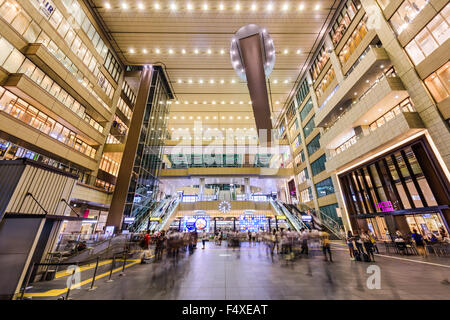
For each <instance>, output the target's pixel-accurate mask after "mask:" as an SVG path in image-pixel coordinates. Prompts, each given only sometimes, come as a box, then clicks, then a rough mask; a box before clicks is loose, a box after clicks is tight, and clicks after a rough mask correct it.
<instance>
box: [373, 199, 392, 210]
mask: <svg viewBox="0 0 450 320" xmlns="http://www.w3.org/2000/svg"><path fill="white" fill-rule="evenodd" d="M375 208H376V209H377V210H381V211H382V212H388V211H394V207H393V206H392V202H390V201H385V202H378V203H376V204H375Z"/></svg>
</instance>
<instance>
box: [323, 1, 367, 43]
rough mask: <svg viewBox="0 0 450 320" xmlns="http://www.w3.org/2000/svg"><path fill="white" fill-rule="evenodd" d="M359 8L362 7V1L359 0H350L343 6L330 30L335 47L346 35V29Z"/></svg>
mask: <svg viewBox="0 0 450 320" xmlns="http://www.w3.org/2000/svg"><path fill="white" fill-rule="evenodd" d="M359 8H361V3H360V2H359V0H349V1H347V3H346V4H345V6H344V7H343V8H342V10H341V12H340V13H339V16H338V17H337V19H336V22H335V23H334V24H333V27H332V28H331V31H330V36H331V40H332V41H333V45H334V46H335V47H336V45H337V44H338V43H339V41H340V40H341V39H342V37H343V36H344V34H345V31H346V30H347V28H348V26H349V25H350V23H351V22H352V21H353V18H354V17H355V16H356V13H357V12H358V10H359Z"/></svg>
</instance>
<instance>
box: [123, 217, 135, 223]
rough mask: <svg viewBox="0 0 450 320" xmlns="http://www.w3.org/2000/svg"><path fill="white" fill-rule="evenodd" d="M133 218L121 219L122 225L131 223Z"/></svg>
mask: <svg viewBox="0 0 450 320" xmlns="http://www.w3.org/2000/svg"><path fill="white" fill-rule="evenodd" d="M134 219H135V217H125V218H123V223H133V222H134Z"/></svg>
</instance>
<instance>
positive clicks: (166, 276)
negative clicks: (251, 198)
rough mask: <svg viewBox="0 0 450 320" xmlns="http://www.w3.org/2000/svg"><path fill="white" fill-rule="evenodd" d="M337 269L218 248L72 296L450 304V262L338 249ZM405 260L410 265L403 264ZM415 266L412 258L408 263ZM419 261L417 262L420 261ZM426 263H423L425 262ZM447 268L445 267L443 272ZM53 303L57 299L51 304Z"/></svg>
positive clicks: (143, 268)
mask: <svg viewBox="0 0 450 320" xmlns="http://www.w3.org/2000/svg"><path fill="white" fill-rule="evenodd" d="M334 249H335V250H333V255H334V262H333V263H330V262H325V261H323V257H322V255H321V251H318V250H315V251H313V253H314V254H313V256H311V257H309V258H301V259H298V260H296V261H294V262H286V261H285V260H283V258H282V257H281V256H278V255H277V254H275V255H274V257H273V259H272V257H271V255H270V254H268V253H267V252H266V248H265V246H264V245H262V244H261V245H257V246H253V247H249V246H248V244H247V243H244V244H243V245H242V247H241V248H240V249H234V250H233V249H230V248H228V247H227V246H226V243H223V244H222V246H221V247H217V246H215V245H214V244H212V243H209V244H207V248H206V249H204V250H202V249H201V246H199V248H198V249H196V250H195V251H194V253H193V254H192V255H189V254H188V253H183V254H181V255H180V257H179V259H178V261H175V260H174V259H164V260H163V261H162V262H157V263H150V264H144V265H140V264H138V265H135V266H133V267H130V268H129V269H127V270H126V275H125V276H123V277H119V276H117V275H115V276H114V279H115V281H114V282H111V283H106V282H105V280H106V278H105V279H100V280H98V281H96V286H97V287H98V288H97V289H96V290H95V291H87V290H86V288H87V286H84V287H83V288H81V289H80V290H72V292H71V297H72V298H73V299H75V300H79V299H246V300H247V299H250V300H251V299H450V285H448V284H443V283H441V282H442V280H444V279H449V280H450V265H449V263H448V259H443V260H442V261H437V262H436V261H435V260H433V258H430V259H428V260H424V261H428V262H431V263H436V265H431V264H424V263H420V262H414V261H406V260H399V259H394V258H390V257H380V256H378V257H376V260H377V261H376V263H364V262H355V261H351V260H350V259H349V257H348V252H347V249H346V248H345V246H344V245H334ZM402 259H403V258H402ZM406 259H409V258H406ZM416 260H417V259H416ZM419 261H421V260H420V259H419ZM441 264H442V265H441ZM371 265H377V266H379V267H380V272H381V289H372V290H370V289H368V287H367V285H366V282H367V279H368V277H369V276H370V274H369V273H367V268H368V267H369V266H371ZM49 299H55V298H54V297H53V298H49Z"/></svg>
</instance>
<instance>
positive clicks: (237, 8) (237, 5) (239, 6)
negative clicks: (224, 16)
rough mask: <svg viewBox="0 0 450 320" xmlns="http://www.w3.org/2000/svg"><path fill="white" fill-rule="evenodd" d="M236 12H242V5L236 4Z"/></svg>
mask: <svg viewBox="0 0 450 320" xmlns="http://www.w3.org/2000/svg"><path fill="white" fill-rule="evenodd" d="M234 10H236V11H240V10H241V5H240V4H239V3H236V5H235V6H234Z"/></svg>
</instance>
